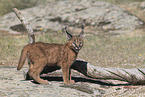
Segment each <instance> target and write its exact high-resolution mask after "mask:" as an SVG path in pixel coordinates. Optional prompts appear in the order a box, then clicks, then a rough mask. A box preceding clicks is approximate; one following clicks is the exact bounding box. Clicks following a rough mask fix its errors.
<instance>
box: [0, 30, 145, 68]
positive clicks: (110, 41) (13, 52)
mask: <svg viewBox="0 0 145 97" xmlns="http://www.w3.org/2000/svg"><path fill="white" fill-rule="evenodd" d="M136 31H137V32H138V34H136ZM136 31H134V33H133V32H132V33H130V34H122V35H118V36H110V35H104V34H98V35H97V36H94V35H88V36H85V38H84V40H85V45H84V47H83V49H82V50H81V51H80V54H79V58H81V59H84V60H86V61H88V62H90V63H92V64H94V65H97V66H102V67H119V68H120V67H122V68H133V67H144V63H145V60H144V57H145V53H144V48H145V43H144V41H145V34H144V33H143V31H140V30H139V31H138V30H136ZM1 33H2V32H1ZM139 33H140V34H139ZM1 36H2V37H1V38H0V52H1V54H0V62H1V64H2V62H3V63H5V64H6V63H8V64H9V65H16V64H17V62H18V59H19V56H20V52H21V49H22V48H23V46H24V45H26V44H27V43H28V37H27V35H9V34H7V35H1ZM65 36H66V35H65V34H64V33H58V32H53V33H43V34H36V41H43V42H51V43H53V42H55V43H65V42H66V37H65Z"/></svg>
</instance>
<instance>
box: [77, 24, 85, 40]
mask: <svg viewBox="0 0 145 97" xmlns="http://www.w3.org/2000/svg"><path fill="white" fill-rule="evenodd" d="M83 35H84V26H82V31H81V32H80V34H79V35H78V36H79V37H81V38H83Z"/></svg>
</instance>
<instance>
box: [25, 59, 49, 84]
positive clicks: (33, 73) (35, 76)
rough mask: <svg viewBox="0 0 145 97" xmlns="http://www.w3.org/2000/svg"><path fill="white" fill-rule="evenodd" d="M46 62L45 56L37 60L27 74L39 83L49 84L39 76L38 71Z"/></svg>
mask: <svg viewBox="0 0 145 97" xmlns="http://www.w3.org/2000/svg"><path fill="white" fill-rule="evenodd" d="M46 64H47V61H46V59H45V58H43V59H39V60H37V61H36V62H35V63H34V65H33V67H32V68H30V69H29V71H28V73H29V75H30V76H31V77H32V78H33V79H34V81H36V82H38V83H40V84H49V82H48V81H47V80H43V79H41V78H40V73H41V71H42V70H43V68H44V66H45V65H46Z"/></svg>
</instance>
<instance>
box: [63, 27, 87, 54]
mask: <svg viewBox="0 0 145 97" xmlns="http://www.w3.org/2000/svg"><path fill="white" fill-rule="evenodd" d="M65 32H66V34H67V37H68V42H67V45H68V46H69V48H70V49H72V50H73V51H75V52H79V51H80V49H81V48H82V46H83V44H84V41H83V34H84V27H82V29H81V32H80V34H79V35H78V36H73V35H71V34H70V33H69V32H68V31H67V28H66V27H65Z"/></svg>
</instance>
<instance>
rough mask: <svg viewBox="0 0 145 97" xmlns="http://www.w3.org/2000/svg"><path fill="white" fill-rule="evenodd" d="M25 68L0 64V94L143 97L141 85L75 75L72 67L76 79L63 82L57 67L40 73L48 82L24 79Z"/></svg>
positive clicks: (20, 96)
mask: <svg viewBox="0 0 145 97" xmlns="http://www.w3.org/2000/svg"><path fill="white" fill-rule="evenodd" d="M26 70H27V67H24V68H23V69H22V70H20V71H17V70H16V66H0V97H54V96H55V97H116V96H125V97H126V96H127V97H128V96H130V97H131V96H134V97H136V96H137V97H144V95H145V87H144V86H132V85H128V84H127V83H124V82H120V81H103V80H102V81H100V80H93V79H89V78H85V77H83V76H76V75H77V74H78V73H77V72H74V71H73V75H74V76H75V77H73V79H74V80H75V81H76V83H75V84H74V85H70V86H66V85H64V84H63V81H62V76H61V70H58V71H56V72H54V73H51V74H48V75H47V76H46V75H43V78H44V79H46V80H48V81H49V82H50V84H49V85H40V84H37V83H35V82H33V81H32V80H24V77H23V72H24V71H26ZM52 75H53V76H52ZM54 75H55V76H54ZM44 76H45V77H44ZM110 83H112V84H114V85H111V84H110Z"/></svg>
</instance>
